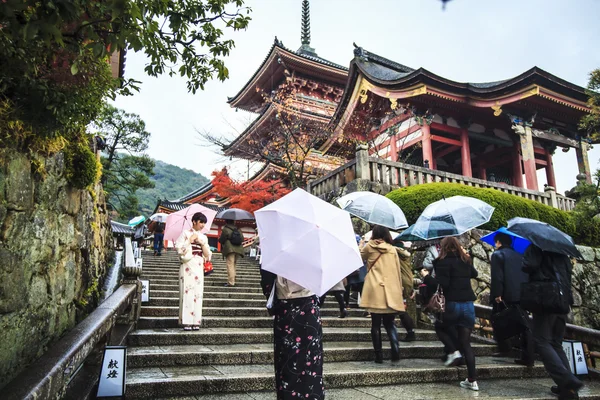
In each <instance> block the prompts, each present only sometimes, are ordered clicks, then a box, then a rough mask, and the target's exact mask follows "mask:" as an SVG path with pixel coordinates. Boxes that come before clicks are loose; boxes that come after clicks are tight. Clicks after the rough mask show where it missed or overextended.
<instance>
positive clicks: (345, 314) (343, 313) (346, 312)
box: [338, 310, 348, 318]
mask: <svg viewBox="0 0 600 400" xmlns="http://www.w3.org/2000/svg"><path fill="white" fill-rule="evenodd" d="M347 316H348V310H344V311H342V312H340V315H339V317H338V318H346V317H347Z"/></svg>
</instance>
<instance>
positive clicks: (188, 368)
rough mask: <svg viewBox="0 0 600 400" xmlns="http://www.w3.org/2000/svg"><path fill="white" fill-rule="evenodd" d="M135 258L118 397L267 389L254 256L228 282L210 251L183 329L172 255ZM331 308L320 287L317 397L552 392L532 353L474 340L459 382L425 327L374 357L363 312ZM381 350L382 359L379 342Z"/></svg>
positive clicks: (269, 352)
mask: <svg viewBox="0 0 600 400" xmlns="http://www.w3.org/2000/svg"><path fill="white" fill-rule="evenodd" d="M143 258H144V262H143V275H142V279H148V280H150V301H149V302H148V303H145V304H144V305H143V306H142V316H141V318H140V321H139V323H138V329H137V331H135V332H133V333H132V334H131V335H130V336H129V339H128V356H127V364H128V375H127V398H170V397H174V398H186V399H204V400H208V399H211V400H214V399H227V400H235V399H246V400H250V399H275V393H274V389H273V387H274V377H273V364H272V363H273V342H272V331H273V322H272V318H271V317H269V316H268V314H267V312H266V309H265V303H266V301H265V299H264V296H263V295H262V293H261V289H260V274H259V267H258V265H257V264H256V263H255V262H254V260H249V259H247V258H244V259H242V260H240V261H239V262H238V267H237V279H236V287H233V288H229V287H224V284H225V283H226V278H227V274H226V268H225V262H224V260H222V257H221V255H220V254H215V255H214V256H213V263H214V267H215V271H214V273H213V274H211V275H210V276H208V277H206V278H205V287H204V310H203V315H204V318H203V323H202V329H201V330H200V331H183V330H182V329H181V328H179V327H178V326H177V316H178V304H179V300H178V296H179V292H178V291H179V287H178V273H179V260H178V257H177V255H176V254H175V252H173V251H167V252H164V253H163V255H162V256H161V257H154V256H152V253H151V252H144V253H143ZM338 314H339V310H338V308H337V303H336V302H335V299H334V298H333V296H330V297H328V299H327V301H326V304H325V307H324V308H323V309H322V315H323V333H324V335H323V342H324V352H325V365H324V368H323V369H324V374H325V387H326V390H327V398H338V399H403V398H407V399H418V398H420V399H426V398H427V399H449V398H470V397H474V396H477V395H483V396H484V397H486V398H490V399H491V398H498V399H508V398H536V399H538V398H539V399H542V398H553V397H552V396H551V395H549V390H548V388H549V387H550V385H551V384H552V382H551V381H550V380H549V379H548V378H546V375H545V372H544V370H543V367H542V365H541V363H539V362H538V363H536V366H535V367H534V368H530V369H528V368H525V367H522V366H518V365H515V364H514V363H512V359H502V358H494V357H492V356H491V354H492V353H493V352H494V350H495V348H494V347H493V346H490V345H488V344H484V343H475V344H474V345H473V346H474V350H475V355H476V357H477V369H478V375H479V386H480V392H479V393H475V392H471V391H467V390H465V389H461V388H460V387H459V386H458V383H459V381H460V380H461V379H464V378H465V377H466V370H465V369H464V368H460V367H452V368H446V367H444V365H443V363H442V362H441V361H440V359H439V356H440V355H441V354H442V353H443V348H442V345H441V344H440V342H439V341H437V339H436V336H435V333H434V332H432V331H427V330H417V338H418V340H417V341H415V342H412V343H400V348H401V349H400V350H401V351H400V352H401V357H402V360H400V362H397V363H394V364H392V363H391V362H389V361H386V362H384V364H375V363H373V362H372V361H371V360H372V359H373V349H372V345H371V335H370V320H369V319H368V318H364V317H363V316H362V314H363V311H362V310H358V309H353V310H350V315H349V317H348V318H345V319H339V318H337V315H338ZM399 333H400V334H402V335H403V334H404V331H403V329H400V330H399ZM385 347H386V346H385V344H384V348H385ZM384 356H385V357H386V359H388V360H389V357H390V354H389V344H388V349H387V350H385V351H384ZM524 378H526V379H524ZM424 383H426V385H424ZM490 391H492V392H493V395H492V393H491V392H490ZM597 393H600V388H598V387H596V386H595V385H594V384H590V385H588V387H587V389H586V390H585V391H584V392H582V393H581V394H582V398H600V397H595V394H597ZM178 396H185V397H178Z"/></svg>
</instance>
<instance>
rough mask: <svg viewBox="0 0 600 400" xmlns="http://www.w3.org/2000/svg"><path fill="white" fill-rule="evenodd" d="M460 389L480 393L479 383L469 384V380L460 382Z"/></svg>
mask: <svg viewBox="0 0 600 400" xmlns="http://www.w3.org/2000/svg"><path fill="white" fill-rule="evenodd" d="M460 387H461V388H465V389H469V390H474V391H476V392H477V391H479V386H478V385H477V381H473V382H469V379H465V380H464V381H460Z"/></svg>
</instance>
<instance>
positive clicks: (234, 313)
mask: <svg viewBox="0 0 600 400" xmlns="http://www.w3.org/2000/svg"><path fill="white" fill-rule="evenodd" d="M265 303H266V302H265ZM339 314H340V310H339V309H338V308H322V309H321V315H322V316H337V315H339ZM348 314H349V316H350V317H360V316H362V315H363V314H364V311H363V310H361V309H350V310H348ZM141 315H142V316H143V317H150V316H154V317H169V316H178V315H179V306H177V307H168V306H157V307H155V306H150V305H143V306H142V314H141ZM202 315H203V316H204V315H205V316H221V315H222V316H228V317H262V316H266V315H268V313H267V308H266V307H264V306H263V307H237V308H231V307H206V306H203V308H202Z"/></svg>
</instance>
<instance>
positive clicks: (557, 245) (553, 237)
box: [508, 217, 583, 259]
mask: <svg viewBox="0 0 600 400" xmlns="http://www.w3.org/2000/svg"><path fill="white" fill-rule="evenodd" d="M508 230H509V231H511V232H513V233H516V234H517V235H519V236H522V237H524V238H525V239H527V240H529V241H530V242H531V243H533V244H534V245H536V246H537V247H539V248H540V249H542V250H543V251H549V252H552V253H558V254H564V255H566V256H569V257H575V258H579V259H581V258H583V256H582V255H581V253H580V252H579V250H577V247H576V246H575V243H574V242H573V239H572V238H571V236H569V235H567V234H566V233H564V232H562V231H561V230H559V229H557V228H555V227H553V226H552V225H549V224H547V223H545V222H541V221H537V220H535V219H529V218H521V217H517V218H513V219H511V220H510V221H508Z"/></svg>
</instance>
